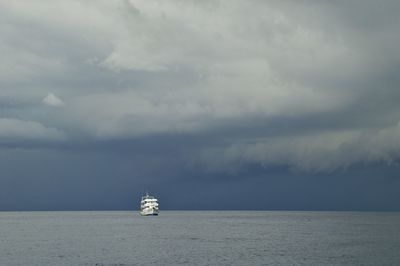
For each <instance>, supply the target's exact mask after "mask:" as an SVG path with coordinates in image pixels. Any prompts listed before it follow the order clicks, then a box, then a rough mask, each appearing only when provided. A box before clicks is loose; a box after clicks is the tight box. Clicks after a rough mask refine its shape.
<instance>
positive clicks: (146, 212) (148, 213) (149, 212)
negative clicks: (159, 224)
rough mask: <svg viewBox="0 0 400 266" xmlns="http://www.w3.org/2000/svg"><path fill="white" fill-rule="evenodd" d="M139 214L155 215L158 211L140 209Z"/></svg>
mask: <svg viewBox="0 0 400 266" xmlns="http://www.w3.org/2000/svg"><path fill="white" fill-rule="evenodd" d="M140 215H142V216H157V215H158V211H141V212H140Z"/></svg>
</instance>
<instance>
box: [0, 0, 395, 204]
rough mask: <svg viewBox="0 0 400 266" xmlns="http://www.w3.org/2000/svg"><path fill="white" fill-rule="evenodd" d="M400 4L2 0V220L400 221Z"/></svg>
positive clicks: (358, 0) (366, 0)
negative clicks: (245, 217)
mask: <svg viewBox="0 0 400 266" xmlns="http://www.w3.org/2000/svg"><path fill="white" fill-rule="evenodd" d="M399 11H400V2H399V1H390V0H387V1H372V0H371V1H370V0H362V1H361V0H354V1H353V0H350V1H312V0H303V1H272V0H271V1H261V0H250V1H247V0H204V1H194V0H191V1H190V0H169V1H161V0H150V1H143V0H125V1H122V0H115V1H108V0H107V1H106V0H103V1H101V0H100V1H83V0H82V1H79V0H68V1H66V0H64V1H62V0H55V1H54V0H35V1H1V2H0V54H1V63H0V210H2V211H29V210H137V209H138V207H139V200H140V197H141V196H142V194H143V193H144V192H145V191H148V192H150V193H151V194H154V195H155V196H157V197H158V198H159V201H160V209H161V210H162V209H165V210H190V209H194V210H209V209H215V210H221V209H229V210H246V209H249V210H327V211H331V210H335V211H336V210H345V211H353V210H356V211H357V210H359V211H400V193H399V191H400V165H399V158H400V104H399V102H400V87H399V85H400V75H399V72H398V71H399V69H400V34H399V26H400V17H399V16H398V13H399Z"/></svg>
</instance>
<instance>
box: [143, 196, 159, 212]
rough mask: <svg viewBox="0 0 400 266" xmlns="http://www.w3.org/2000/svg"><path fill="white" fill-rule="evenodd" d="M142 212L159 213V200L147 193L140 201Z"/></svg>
mask: <svg viewBox="0 0 400 266" xmlns="http://www.w3.org/2000/svg"><path fill="white" fill-rule="evenodd" d="M140 214H141V215H144V216H147V215H158V200H157V199H156V198H155V197H153V196H150V195H149V194H148V193H146V195H145V196H143V197H142V200H141V202H140Z"/></svg>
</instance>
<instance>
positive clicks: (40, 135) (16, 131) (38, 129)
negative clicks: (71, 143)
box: [0, 118, 65, 141]
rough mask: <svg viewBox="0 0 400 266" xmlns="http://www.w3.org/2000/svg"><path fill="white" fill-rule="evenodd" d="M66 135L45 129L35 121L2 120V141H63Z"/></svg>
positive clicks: (52, 129)
mask: <svg viewBox="0 0 400 266" xmlns="http://www.w3.org/2000/svg"><path fill="white" fill-rule="evenodd" d="M64 138H65V136H64V134H63V133H62V132H61V131H60V130H58V129H55V128H52V127H45V126H43V125H42V124H40V123H38V122H35V121H24V120H20V119H14V118H0V141H23V140H44V141H54V140H63V139H64Z"/></svg>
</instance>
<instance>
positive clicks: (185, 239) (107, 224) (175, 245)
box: [0, 211, 400, 265]
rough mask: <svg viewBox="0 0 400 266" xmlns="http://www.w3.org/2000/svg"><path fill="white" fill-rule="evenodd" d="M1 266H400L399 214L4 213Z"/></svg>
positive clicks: (0, 224)
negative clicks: (154, 214)
mask: <svg viewBox="0 0 400 266" xmlns="http://www.w3.org/2000/svg"><path fill="white" fill-rule="evenodd" d="M0 265H400V213H364V212H359V213H358V212H284V211H272V212H257V211H222V212H220V211H161V213H160V216H158V217H141V216H140V215H139V214H138V212H116V211H112V212H0Z"/></svg>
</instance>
